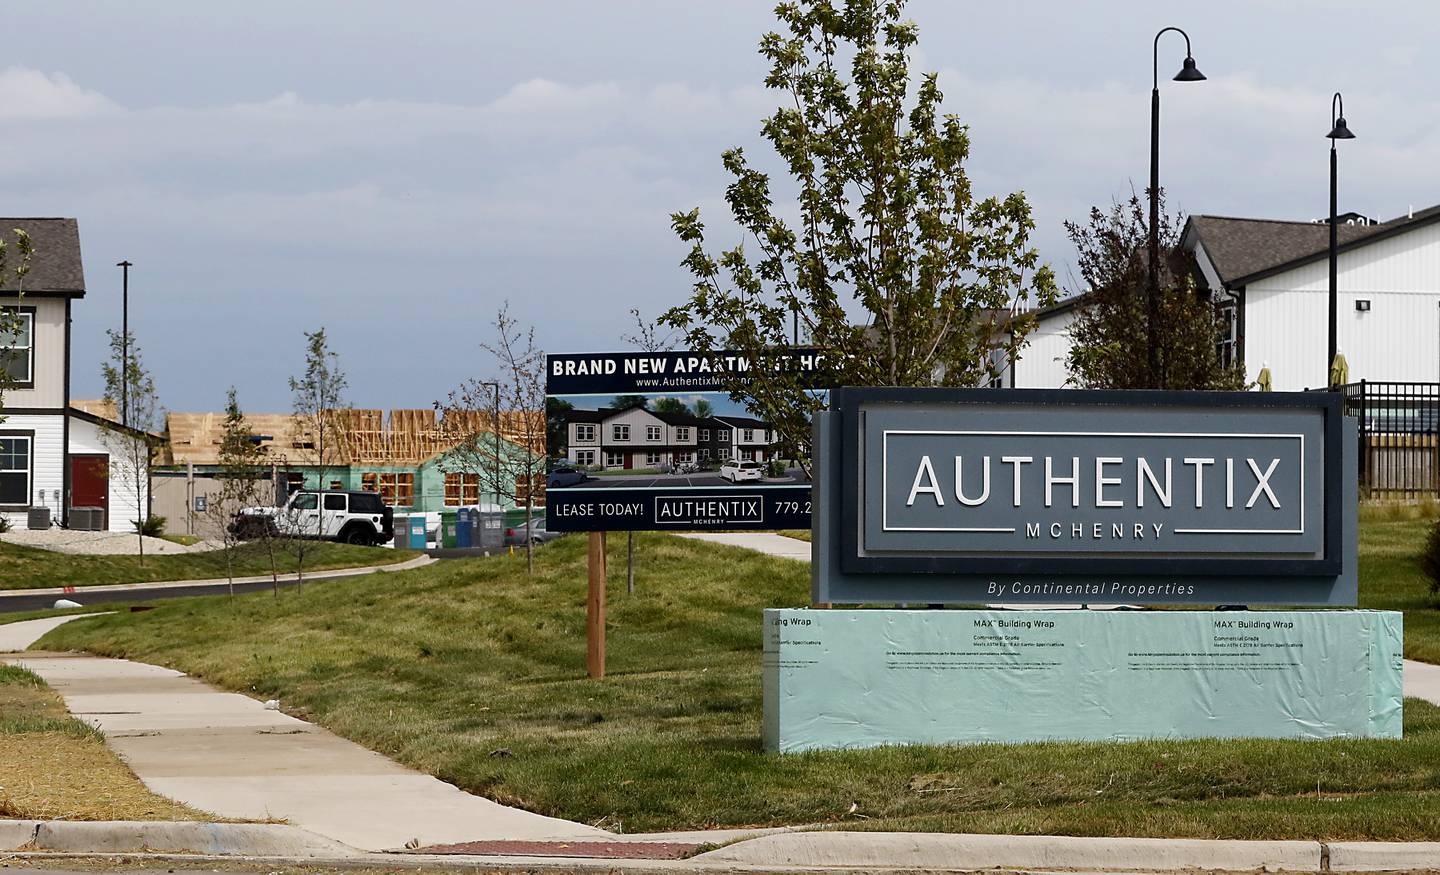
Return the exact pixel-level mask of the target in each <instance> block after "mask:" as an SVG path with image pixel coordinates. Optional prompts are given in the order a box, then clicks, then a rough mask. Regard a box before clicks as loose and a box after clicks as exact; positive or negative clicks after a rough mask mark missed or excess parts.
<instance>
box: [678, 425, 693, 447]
mask: <svg viewBox="0 0 1440 875" xmlns="http://www.w3.org/2000/svg"><path fill="white" fill-rule="evenodd" d="M675 440H677V441H680V442H682V443H683V442H685V441H688V440H690V427H689V426H688V425H682V426H680V427H679V428H677V429H675Z"/></svg>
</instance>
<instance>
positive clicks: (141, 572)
mask: <svg viewBox="0 0 1440 875" xmlns="http://www.w3.org/2000/svg"><path fill="white" fill-rule="evenodd" d="M415 555H416V554H414V553H411V552H409V551H406V550H384V549H376V548H374V547H355V546H352V545H349V544H330V543H322V542H316V543H312V544H308V545H307V546H306V555H305V569H306V570H307V571H311V570H313V571H321V570H324V569H328V568H350V567H356V566H362V565H385V564H389V563H391V562H403V561H405V560H406V559H409V558H411V557H413V556H415ZM276 559H277V566H278V568H279V570H280V572H281V573H283V574H288V573H292V572H294V570H295V560H294V557H291V556H288V555H286V554H284V552H283V551H280V552H279V553H277V556H276ZM269 573H270V559H269V557H268V556H267V555H266V553H265V550H264V548H263V547H261V546H260V545H259V544H247V545H244V546H242V547H241V548H240V550H239V551H238V555H237V556H236V561H235V575H236V576H237V577H245V576H249V575H258V574H269ZM225 576H226V574H225V553H224V551H223V550H214V551H206V552H203V553H181V554H176V555H169V556H146V557H145V564H143V565H141V564H140V558H139V557H138V556H81V555H76V554H73V553H56V552H55V551H53V550H40V549H37V548H35V547H22V546H19V545H17V544H6V543H0V589H35V588H38V587H52V586H96V585H99V584H106V583H145V582H147V581H152V580H206V579H211V578H220V577H225Z"/></svg>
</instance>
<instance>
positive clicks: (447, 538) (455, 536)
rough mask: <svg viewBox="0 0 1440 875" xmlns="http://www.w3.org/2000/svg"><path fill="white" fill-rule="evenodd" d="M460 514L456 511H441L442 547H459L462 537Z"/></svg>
mask: <svg viewBox="0 0 1440 875" xmlns="http://www.w3.org/2000/svg"><path fill="white" fill-rule="evenodd" d="M459 524H460V514H459V513H458V512H457V511H454V510H442V511H440V546H441V547H457V546H459V537H460V527H459Z"/></svg>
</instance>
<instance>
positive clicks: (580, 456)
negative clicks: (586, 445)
mask: <svg viewBox="0 0 1440 875" xmlns="http://www.w3.org/2000/svg"><path fill="white" fill-rule="evenodd" d="M575 464H577V465H584V466H586V467H587V468H588V467H589V466H591V465H594V464H595V451H594V450H576V451H575Z"/></svg>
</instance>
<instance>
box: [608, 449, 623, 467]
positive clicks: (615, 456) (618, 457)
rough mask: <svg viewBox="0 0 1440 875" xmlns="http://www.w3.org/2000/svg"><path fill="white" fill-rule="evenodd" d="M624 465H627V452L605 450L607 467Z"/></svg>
mask: <svg viewBox="0 0 1440 875" xmlns="http://www.w3.org/2000/svg"><path fill="white" fill-rule="evenodd" d="M624 465H625V454H624V453H612V452H610V451H609V450H606V451H605V467H606V468H620V467H623V466H624Z"/></svg>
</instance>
